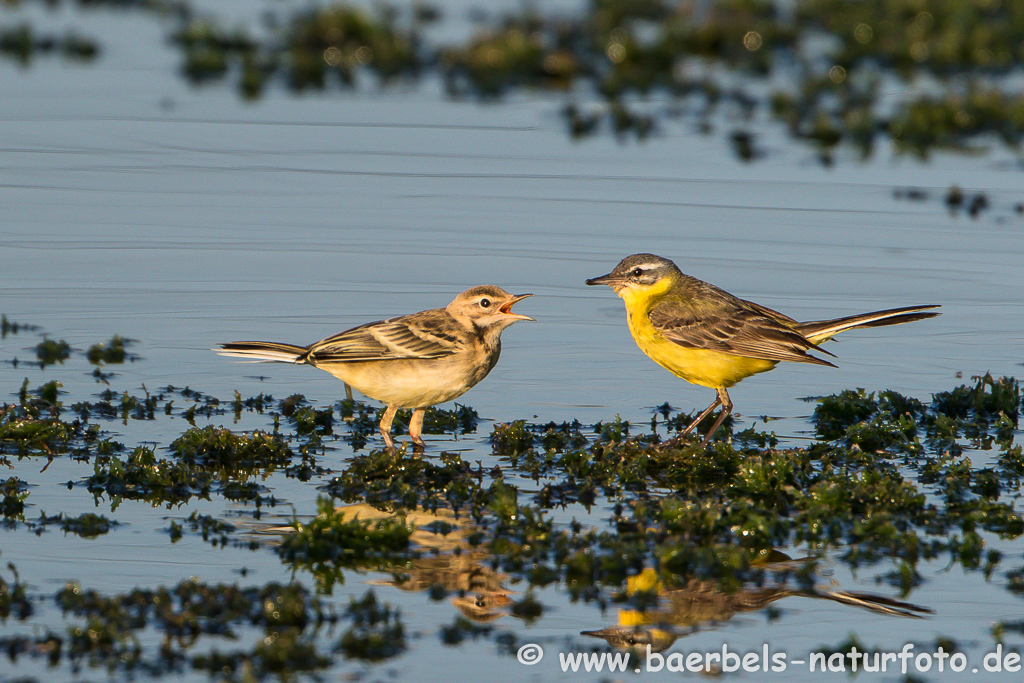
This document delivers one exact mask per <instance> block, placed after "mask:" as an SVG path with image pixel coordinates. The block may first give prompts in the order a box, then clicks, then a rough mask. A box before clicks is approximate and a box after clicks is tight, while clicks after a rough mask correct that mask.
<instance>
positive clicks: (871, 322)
mask: <svg viewBox="0 0 1024 683" xmlns="http://www.w3.org/2000/svg"><path fill="white" fill-rule="evenodd" d="M932 308H938V306H936V305H928V306H907V307H906V308H890V309H887V310H884V311H875V312H874V313H861V314H860V315H850V316H847V317H845V318H836V319H835V320H812V321H810V322H806V323H800V324H799V325H798V326H797V331H798V332H800V334H802V335H803V336H804V337H806V338H807V339H809V340H811V341H812V342H814V343H815V344H820V343H821V342H825V341H828V340H829V339H831V338H832V337H834V336H836V335H837V334H839V333H840V332H842V331H843V330H848V329H850V328H853V327H884V326H886V325H901V324H903V323H910V322H914V321H915V320H924V319H925V318H934V317H935V316H937V315H940V314H939V313H936V312H935V311H932V310H929V309H932Z"/></svg>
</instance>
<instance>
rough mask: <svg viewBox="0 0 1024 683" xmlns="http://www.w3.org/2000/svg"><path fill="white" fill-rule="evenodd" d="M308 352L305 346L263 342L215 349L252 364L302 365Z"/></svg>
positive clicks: (236, 343)
mask: <svg viewBox="0 0 1024 683" xmlns="http://www.w3.org/2000/svg"><path fill="white" fill-rule="evenodd" d="M307 350H308V349H307V348H306V347H305V346H295V345H294V344H279V343H277V342H262V341H238V342H229V343H227V344H221V345H220V348H219V349H214V351H216V352H217V353H219V354H220V355H222V356H234V357H235V358H245V359H247V360H250V361H252V362H276V363H302V362H304V360H305V358H304V356H305V355H306V351H307Z"/></svg>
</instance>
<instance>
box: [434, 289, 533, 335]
mask: <svg viewBox="0 0 1024 683" xmlns="http://www.w3.org/2000/svg"><path fill="white" fill-rule="evenodd" d="M528 296H533V295H532V294H518V295H516V294H509V293H508V292H506V291H505V290H504V289H502V288H501V287H495V286H494V285H479V286H477V287H472V288H470V289H467V290H466V291H465V292H463V293H462V294H459V295H458V296H457V297H455V300H454V301H452V302H451V303H450V304H448V307H447V309H446V310H447V311H448V313H449V314H451V316H452V317H453V318H455V319H456V320H458V321H459V322H460V323H462V324H463V325H465V326H466V327H475V328H478V329H480V330H481V331H483V332H484V334H485V335H488V336H495V337H496V336H497V335H500V334H501V331H502V330H504V329H505V328H506V327H508V326H509V325H511V324H512V323H514V322H518V321H519V320H533V318H531V317H529V316H527V315H520V314H519V313H513V312H512V305H513V304H514V303H516V302H517V301H521V300H523V299H525V298H526V297H528Z"/></svg>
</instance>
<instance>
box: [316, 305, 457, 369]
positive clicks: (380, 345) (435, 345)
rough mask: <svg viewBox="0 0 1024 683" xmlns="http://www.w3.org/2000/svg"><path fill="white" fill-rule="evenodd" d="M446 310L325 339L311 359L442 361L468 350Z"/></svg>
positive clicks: (317, 346)
mask: <svg viewBox="0 0 1024 683" xmlns="http://www.w3.org/2000/svg"><path fill="white" fill-rule="evenodd" d="M461 332H462V330H461V329H460V328H459V326H458V324H457V323H456V322H455V320H454V319H452V317H451V316H450V315H449V314H448V312H447V311H445V310H444V309H443V308H439V309H434V310H430V311H422V312H420V313H413V314H412V315H405V316H402V317H400V318H390V319H388V320H379V321H377V322H372V323H367V324H365V325H360V326H359V327H353V328H352V329H350V330H345V331H344V332H339V333H338V334H335V335H333V336H330V337H327V338H326V339H322V340H321V341H318V342H317V343H315V344H313V345H312V346H311V347H310V348H309V352H308V354H307V359H308V361H309V362H310V363H312V364H314V365H317V364H320V363H325V362H354V361H378V360H398V359H430V358H442V357H444V356H450V355H452V354H454V353H457V352H458V351H459V350H460V349H462V348H464V346H465V340H464V338H463V337H464V334H460V333H461Z"/></svg>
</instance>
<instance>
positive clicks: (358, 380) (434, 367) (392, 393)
mask: <svg viewBox="0 0 1024 683" xmlns="http://www.w3.org/2000/svg"><path fill="white" fill-rule="evenodd" d="M451 360H454V359H451ZM446 361H448V359H444V360H442V359H436V360H432V361H427V362H425V361H421V360H413V359H409V360H390V361H368V362H348V363H331V364H325V365H322V366H319V367H320V368H321V369H322V370H326V371H327V372H329V373H331V374H332V375H334V376H335V377H337V378H338V379H340V380H342V381H344V382H346V383H347V384H349V385H350V386H351V387H352V388H353V389H355V390H356V391H358V392H359V393H361V394H363V395H364V396H368V397H370V398H372V399H376V400H378V401H382V402H384V403H386V404H388V405H396V406H398V407H399V408H426V407H429V406H432V405H436V404H438V403H444V402H445V401H451V400H452V399H456V398H458V397H459V396H462V395H463V394H464V393H466V392H467V391H469V389H470V388H472V387H473V386H474V385H475V384H476V383H477V382H479V381H480V380H482V379H483V378H484V377H485V376H487V373H488V371H490V369H491V367H493V363H492V364H489V365H480V364H467V363H455V362H446Z"/></svg>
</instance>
